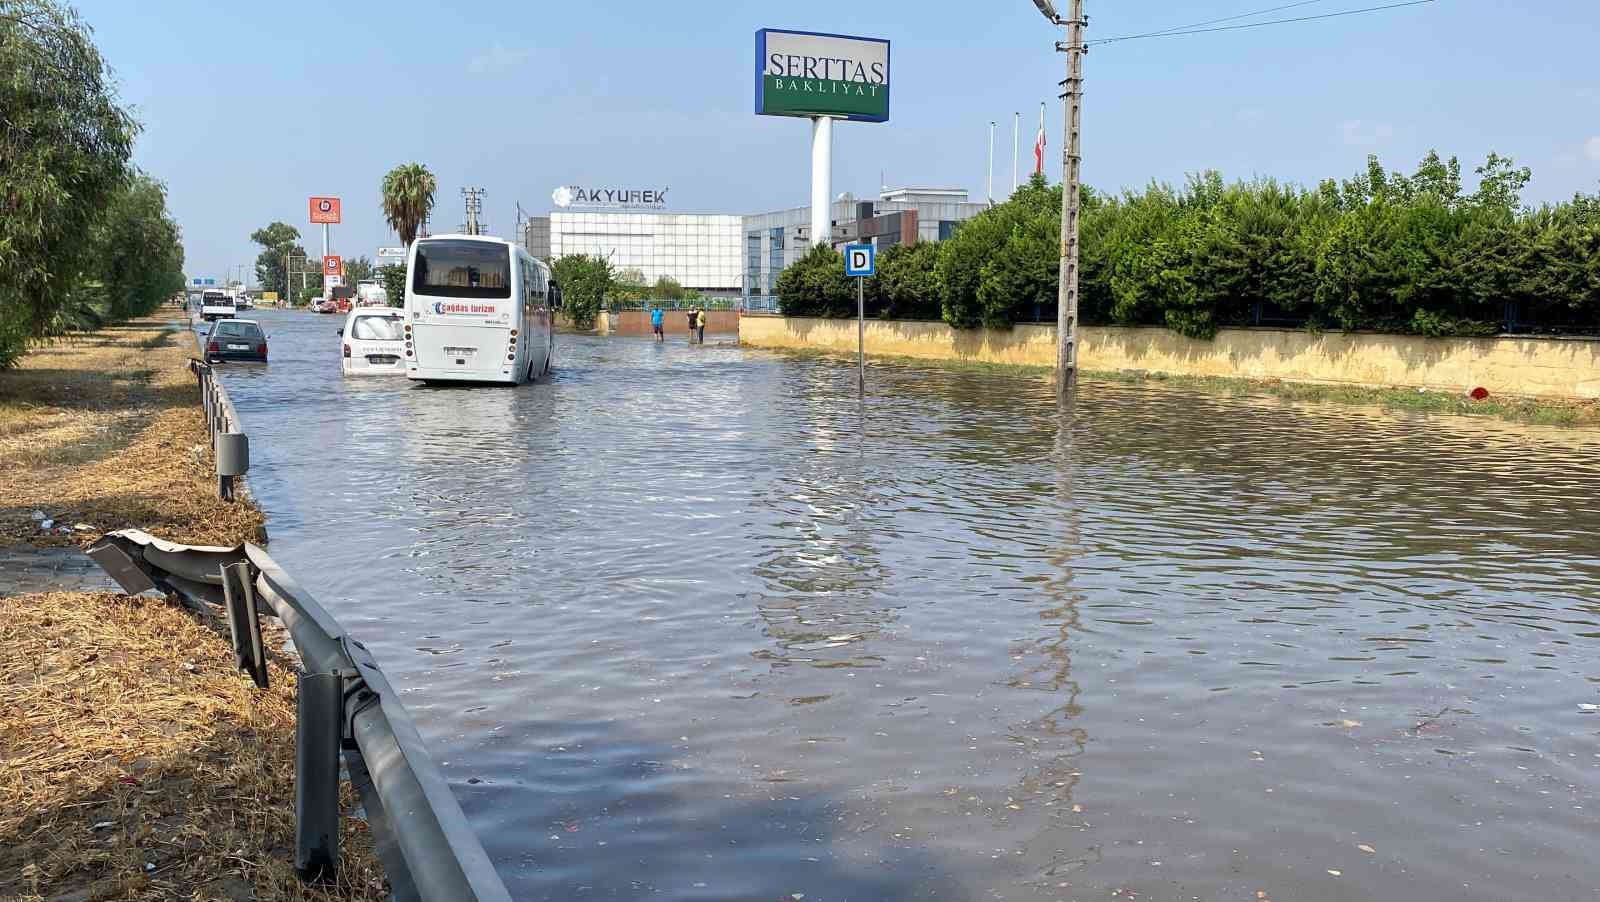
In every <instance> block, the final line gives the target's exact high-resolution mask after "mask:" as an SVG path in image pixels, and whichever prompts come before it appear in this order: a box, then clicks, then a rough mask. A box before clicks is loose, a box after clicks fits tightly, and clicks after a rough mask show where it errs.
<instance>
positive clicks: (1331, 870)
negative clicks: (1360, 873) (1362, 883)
mask: <svg viewBox="0 0 1600 902" xmlns="http://www.w3.org/2000/svg"><path fill="white" fill-rule="evenodd" d="M1328 873H1329V874H1332V875H1333V876H1335V877H1343V876H1344V871H1340V870H1336V869H1334V868H1328Z"/></svg>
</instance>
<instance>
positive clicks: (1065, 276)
mask: <svg viewBox="0 0 1600 902" xmlns="http://www.w3.org/2000/svg"><path fill="white" fill-rule="evenodd" d="M1070 2H1071V3H1072V12H1071V15H1070V16H1069V17H1068V18H1066V19H1063V18H1061V16H1060V15H1058V14H1057V13H1056V8H1055V4H1053V3H1052V2H1051V0H1033V5H1034V6H1037V7H1038V8H1039V12H1040V13H1042V14H1043V15H1044V17H1045V18H1046V19H1049V20H1050V24H1052V25H1064V26H1066V29H1067V40H1066V41H1065V42H1064V43H1058V44H1056V49H1057V50H1060V51H1063V52H1065V53H1066V54H1067V78H1066V80H1065V81H1063V82H1062V83H1061V86H1062V88H1064V89H1065V90H1064V91H1063V92H1062V94H1061V100H1062V106H1063V112H1064V116H1063V118H1064V119H1065V120H1066V122H1065V126H1066V132H1067V136H1066V137H1067V140H1066V151H1065V156H1064V157H1063V159H1062V164H1061V169H1062V173H1061V275H1060V279H1059V281H1058V283H1057V286H1056V391H1057V393H1058V395H1059V396H1060V397H1061V398H1063V399H1065V398H1066V397H1067V395H1068V393H1069V392H1070V391H1071V390H1072V388H1073V387H1074V386H1075V385H1076V384H1077V381H1078V214H1079V206H1078V203H1079V185H1078V178H1079V174H1080V173H1079V168H1080V164H1081V163H1082V160H1083V146H1082V141H1081V140H1080V128H1081V126H1082V115H1081V114H1082V109H1083V56H1084V53H1085V51H1086V50H1087V48H1086V47H1085V46H1084V43H1083V29H1084V26H1085V25H1087V24H1088V20H1087V19H1086V18H1084V15H1083V0H1070Z"/></svg>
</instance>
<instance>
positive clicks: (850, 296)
mask: <svg viewBox="0 0 1600 902" xmlns="http://www.w3.org/2000/svg"><path fill="white" fill-rule="evenodd" d="M777 293H778V310H779V312H781V313H782V314H783V315H784V316H855V314H856V292H855V286H854V285H851V284H850V279H849V278H848V277H846V276H845V274H844V257H843V256H841V255H840V254H839V252H838V251H836V250H834V249H833V248H831V247H828V246H827V245H824V244H819V245H815V246H813V247H812V248H811V250H809V251H807V252H806V255H805V256H804V257H801V258H800V259H799V260H796V261H795V262H794V263H793V264H791V265H790V266H789V267H788V268H787V269H785V270H784V271H783V272H782V274H780V275H779V276H778V285H777Z"/></svg>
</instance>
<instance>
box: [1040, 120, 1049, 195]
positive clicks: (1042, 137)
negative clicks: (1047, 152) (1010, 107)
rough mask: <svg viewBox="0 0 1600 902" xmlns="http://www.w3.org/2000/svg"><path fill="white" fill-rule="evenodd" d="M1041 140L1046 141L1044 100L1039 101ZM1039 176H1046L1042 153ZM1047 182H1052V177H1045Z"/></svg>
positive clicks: (1041, 154)
mask: <svg viewBox="0 0 1600 902" xmlns="http://www.w3.org/2000/svg"><path fill="white" fill-rule="evenodd" d="M1039 138H1040V140H1043V139H1044V101H1042V100H1041V101H1039ZM1039 174H1040V175H1043V174H1044V154H1043V153H1042V152H1041V153H1040V154H1039ZM1045 181H1047V182H1048V181H1050V177H1049V176H1045Z"/></svg>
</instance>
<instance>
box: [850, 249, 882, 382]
mask: <svg viewBox="0 0 1600 902" xmlns="http://www.w3.org/2000/svg"><path fill="white" fill-rule="evenodd" d="M877 272H878V255H877V250H876V249H875V248H874V247H873V246H872V245H870V244H847V245H845V248H844V274H845V276H847V277H849V278H852V279H855V280H856V370H857V383H858V387H859V388H860V390H861V395H862V397H866V394H867V300H866V297H867V295H866V280H867V277H868V276H872V275H876V274H877Z"/></svg>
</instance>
